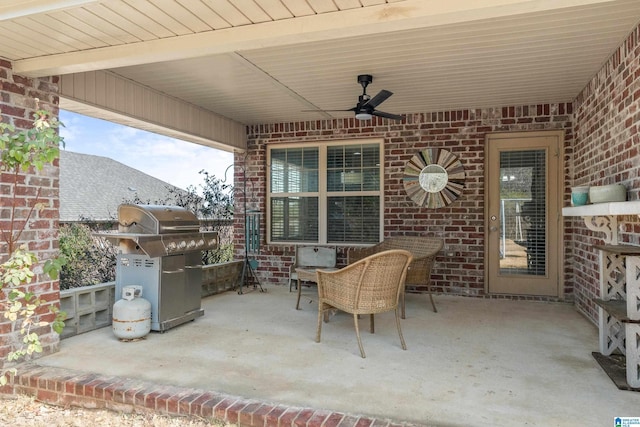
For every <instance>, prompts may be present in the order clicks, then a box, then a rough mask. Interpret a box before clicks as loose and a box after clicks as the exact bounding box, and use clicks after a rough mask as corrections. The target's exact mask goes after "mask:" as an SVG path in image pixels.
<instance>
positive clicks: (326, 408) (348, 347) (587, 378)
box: [23, 286, 638, 426]
mask: <svg viewBox="0 0 640 427" xmlns="http://www.w3.org/2000/svg"><path fill="white" fill-rule="evenodd" d="M437 302H438V307H439V312H438V313H434V312H433V311H431V308H430V304H429V301H428V296H427V295H416V294H409V295H408V296H407V319H406V320H403V321H402V328H403V332H404V336H405V339H406V341H407V346H408V350H407V351H403V350H402V349H401V347H400V342H399V339H398V335H397V331H396V329H395V324H394V318H393V313H392V312H390V313H384V314H381V315H378V316H377V317H376V333H375V334H373V335H371V334H369V333H368V332H366V331H367V329H366V327H367V321H366V319H362V320H361V328H362V330H363V344H364V346H365V349H366V351H367V358H366V359H362V358H361V357H360V354H359V351H358V347H357V343H356V338H355V333H354V328H353V323H352V319H351V317H350V316H349V315H345V314H344V313H338V314H336V315H334V316H333V317H332V318H331V319H330V320H329V323H327V324H324V325H323V331H322V341H321V342H320V343H316V342H315V341H314V337H315V327H316V319H317V300H316V297H315V289H313V288H312V289H308V288H305V289H304V293H303V300H302V303H301V310H298V311H297V310H295V292H292V293H289V292H288V289H287V288H286V287H283V286H269V287H268V288H267V292H265V293H261V292H258V291H252V292H247V293H245V294H243V295H238V294H236V293H235V292H232V291H230V292H226V293H223V294H220V295H214V296H211V297H208V298H206V299H204V300H203V308H204V310H205V316H204V317H202V318H199V319H196V320H195V321H194V322H191V323H188V324H185V325H182V326H180V327H177V328H174V329H172V330H170V331H168V332H165V333H163V334H160V333H151V334H150V335H148V336H147V337H146V339H144V340H140V341H135V342H121V341H119V340H118V339H117V338H116V337H115V336H114V335H113V333H112V331H111V328H110V327H107V328H103V329H99V330H96V331H93V332H89V333H86V334H82V335H78V336H75V337H72V338H68V339H65V340H63V341H62V342H61V345H60V351H59V352H57V353H55V354H52V355H49V356H46V357H44V358H41V359H39V360H37V361H35V362H34V365H35V366H33V368H29V369H26V371H24V372H23V375H24V376H25V378H32V379H33V378H39V379H40V380H41V381H35V383H36V384H38V386H39V387H41V388H43V389H44V388H46V386H45V384H46V385H48V386H51V384H53V383H57V382H59V383H60V384H62V385H63V386H64V387H63V392H62V393H52V394H51V395H50V397H51V398H52V399H58V401H57V403H61V404H64V403H71V402H75V403H80V404H82V405H83V406H89V407H92V406H93V407H105V406H106V407H111V408H114V409H118V410H132V409H135V410H144V409H153V410H157V411H160V412H168V413H173V414H178V413H181V414H185V413H190V414H191V415H199V416H202V415H204V416H207V415H209V414H215V415H217V416H219V417H221V418H223V417H224V418H225V419H227V420H228V421H230V422H238V421H242V422H241V423H240V424H241V425H260V426H262V425H267V426H276V425H285V424H286V425H314V426H320V425H323V426H329V425H342V426H345V425H376V426H377V425H387V424H388V423H389V424H390V425H421V426H422V425H425V426H469V425H473V426H507V425H528V426H606V425H613V418H614V417H616V416H629V415H632V414H636V413H637V408H638V394H637V393H635V392H631V391H621V390H618V389H617V388H616V386H615V385H614V383H613V382H612V381H611V380H610V379H609V377H608V376H607V374H605V372H604V371H603V370H602V369H601V368H600V366H599V365H598V364H597V362H596V361H595V360H594V358H593V357H592V356H591V352H592V351H596V350H597V340H598V339H597V330H596V328H595V327H594V326H593V325H592V324H591V323H589V322H588V321H586V320H585V319H584V318H583V317H582V315H580V314H579V313H577V312H576V310H575V308H574V307H573V306H572V305H570V304H565V303H550V302H536V301H513V300H504V299H477V298H464V297H456V296H438V297H437ZM38 366H39V367H44V368H45V369H42V370H41V369H38ZM43 378H44V379H47V381H42V379H43ZM33 383H34V381H33V380H32V381H31V382H30V383H29V384H30V385H33ZM38 395H39V396H40V397H41V398H42V397H45V398H46V397H48V396H49V395H47V394H46V392H45V391H44V390H40V391H39V394H38ZM202 396H204V397H202ZM45 400H46V399H45ZM194 402H195V403H194ZM207 402H208V403H207Z"/></svg>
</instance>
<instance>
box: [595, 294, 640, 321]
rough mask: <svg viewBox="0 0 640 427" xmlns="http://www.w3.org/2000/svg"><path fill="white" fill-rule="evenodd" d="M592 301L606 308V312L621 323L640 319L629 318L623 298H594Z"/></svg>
mask: <svg viewBox="0 0 640 427" xmlns="http://www.w3.org/2000/svg"><path fill="white" fill-rule="evenodd" d="M593 302H595V303H596V304H597V305H598V306H600V307H602V308H604V309H605V310H607V313H609V314H610V315H612V316H613V317H615V318H616V319H618V320H619V321H620V322H622V323H640V320H634V319H629V316H628V315H627V302H626V301H624V300H602V299H594V300H593Z"/></svg>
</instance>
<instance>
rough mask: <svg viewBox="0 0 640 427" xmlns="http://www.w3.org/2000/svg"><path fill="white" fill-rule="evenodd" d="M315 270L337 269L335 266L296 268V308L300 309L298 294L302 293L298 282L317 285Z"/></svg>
mask: <svg viewBox="0 0 640 427" xmlns="http://www.w3.org/2000/svg"><path fill="white" fill-rule="evenodd" d="M317 270H323V271H336V270H338V269H337V268H335V267H318V268H314V267H311V268H296V273H297V274H298V301H297V302H296V310H300V295H301V293H302V286H301V284H300V282H301V281H306V282H313V283H315V284H316V285H317V284H318V276H317V274H316V271H317Z"/></svg>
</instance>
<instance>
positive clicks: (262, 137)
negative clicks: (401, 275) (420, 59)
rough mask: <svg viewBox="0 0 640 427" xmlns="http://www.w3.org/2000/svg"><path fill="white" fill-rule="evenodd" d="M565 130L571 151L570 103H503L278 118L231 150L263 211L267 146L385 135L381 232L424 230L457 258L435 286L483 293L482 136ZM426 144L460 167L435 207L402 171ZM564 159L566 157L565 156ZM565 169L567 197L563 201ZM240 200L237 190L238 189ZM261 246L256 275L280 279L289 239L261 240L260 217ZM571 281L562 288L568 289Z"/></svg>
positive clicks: (447, 261)
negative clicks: (392, 117) (407, 185)
mask: <svg viewBox="0 0 640 427" xmlns="http://www.w3.org/2000/svg"><path fill="white" fill-rule="evenodd" d="M552 129H553V130H555V129H564V130H565V131H566V140H565V150H566V153H567V154H566V156H567V158H570V156H571V147H572V144H573V130H572V104H571V103H568V104H564V103H561V104H551V105H550V104H544V105H521V106H509V107H500V108H486V109H467V110H458V111H441V112H434V113H420V114H412V115H409V116H408V117H407V118H406V120H405V121H404V122H403V123H400V124H396V123H392V122H390V121H386V120H381V119H377V118H374V120H372V121H368V122H359V121H356V120H355V119H343V120H333V121H314V122H302V123H280V124H274V125H262V126H253V127H249V128H248V152H247V154H246V158H245V154H237V155H236V159H235V160H236V164H240V165H244V164H245V162H246V165H247V166H246V170H245V171H244V172H245V173H246V177H247V182H248V184H247V196H248V203H249V205H250V206H253V207H257V208H259V209H260V210H261V212H265V206H264V201H265V197H264V196H265V191H266V187H265V177H266V148H267V145H269V144H280V143H289V142H302V141H309V142H313V141H330V140H336V139H348V138H353V139H356V138H366V137H377V138H383V139H384V156H385V161H384V170H385V172H384V182H385V191H384V234H385V236H394V235H404V234H406V235H412V234H413V235H415V234H421V235H429V236H436V237H440V238H442V239H443V240H444V242H445V248H444V252H453V253H455V254H456V256H453V257H450V256H447V257H441V258H439V259H438V260H437V263H436V266H435V270H434V272H433V275H432V278H433V280H434V285H435V289H436V290H437V291H438V292H445V293H454V294H463V295H472V296H483V295H485V292H484V288H485V284H484V232H483V228H484V170H483V169H484V139H485V135H486V134H487V133H490V132H501V131H510V132H514V131H530V130H552ZM427 147H434V148H444V149H447V150H449V151H451V152H453V153H455V154H456V155H457V156H458V157H459V159H460V161H461V162H462V164H463V165H464V168H465V173H466V180H465V188H464V192H463V194H462V196H461V197H460V198H459V199H458V200H456V201H455V202H454V203H453V204H451V205H449V206H448V207H445V208H439V209H436V210H433V209H427V208H421V207H418V206H416V205H415V204H414V203H413V202H412V201H411V199H410V198H409V197H408V196H407V195H406V193H405V191H404V187H403V185H402V175H403V172H404V167H405V164H406V162H407V161H408V160H409V159H410V158H411V157H412V156H413V155H414V154H415V153H416V152H417V151H419V150H422V149H424V148H427ZM567 164H569V162H567ZM568 172H569V171H568V169H566V174H567V175H566V176H565V200H567V203H568V200H569V199H568V195H567V194H568V191H569V190H568V179H569V178H568ZM242 173H243V168H236V177H235V178H236V185H238V186H241V185H242V184H241V183H242V179H243V176H242ZM236 194H237V198H238V202H239V204H238V206H242V204H241V203H242V197H243V196H242V194H241V193H240V192H238V193H236ZM242 224H243V218H242V217H241V216H240V215H237V218H236V223H235V243H236V251H237V255H238V256H242V255H243V253H242V250H243V245H244V242H243V235H242ZM261 232H262V247H261V251H260V254H259V256H257V257H256V258H257V260H258V261H259V268H258V277H259V278H260V280H261V282H263V283H279V284H284V283H285V281H286V279H287V278H288V268H289V265H290V264H291V262H292V257H293V254H294V247H293V246H292V245H273V244H272V245H265V244H264V243H265V220H264V218H263V219H262V227H261ZM346 249H347V248H346V247H340V248H338V257H339V259H338V263H339V264H340V265H342V264H344V260H345V254H346ZM571 291H572V289H571V287H567V289H566V290H565V293H566V294H567V296H568V297H570V294H571Z"/></svg>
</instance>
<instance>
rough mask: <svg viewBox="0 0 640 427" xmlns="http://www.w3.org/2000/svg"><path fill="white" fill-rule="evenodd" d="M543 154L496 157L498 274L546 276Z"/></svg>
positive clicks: (525, 152) (531, 152) (507, 153)
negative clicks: (499, 223)
mask: <svg viewBox="0 0 640 427" xmlns="http://www.w3.org/2000/svg"><path fill="white" fill-rule="evenodd" d="M546 168H547V164H546V151H545V150H519V151H503V152H501V153H500V216H501V221H500V222H501V224H502V230H500V237H501V239H500V242H501V248H500V273H501V274H518V275H521V274H529V275H545V274H546V256H547V251H546V246H547V235H546V218H547V212H546V206H547V203H546V185H547V183H546V174H547V170H546Z"/></svg>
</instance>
